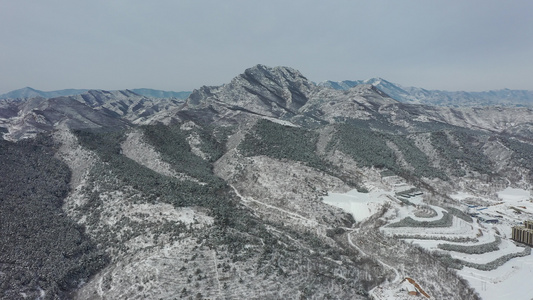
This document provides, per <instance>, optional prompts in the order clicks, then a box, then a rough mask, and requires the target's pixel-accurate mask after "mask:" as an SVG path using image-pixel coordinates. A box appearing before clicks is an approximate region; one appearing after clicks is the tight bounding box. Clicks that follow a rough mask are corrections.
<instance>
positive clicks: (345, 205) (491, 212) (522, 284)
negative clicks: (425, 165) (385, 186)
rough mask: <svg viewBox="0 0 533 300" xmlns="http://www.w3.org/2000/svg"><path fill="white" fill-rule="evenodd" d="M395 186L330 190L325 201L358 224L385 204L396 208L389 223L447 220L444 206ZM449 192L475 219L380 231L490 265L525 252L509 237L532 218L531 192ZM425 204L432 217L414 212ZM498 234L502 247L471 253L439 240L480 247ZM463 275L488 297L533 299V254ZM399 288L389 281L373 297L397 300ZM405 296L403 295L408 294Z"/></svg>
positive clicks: (389, 215) (462, 272)
mask: <svg viewBox="0 0 533 300" xmlns="http://www.w3.org/2000/svg"><path fill="white" fill-rule="evenodd" d="M390 187H391V188H392V191H384V190H382V189H379V188H372V190H371V191H370V192H369V193H359V192H357V191H356V190H353V191H350V192H348V193H344V194H340V193H329V194H328V196H326V197H324V202H325V203H328V204H330V205H334V206H337V207H340V208H342V209H344V210H345V211H347V212H349V213H351V214H352V215H353V216H354V218H355V220H356V221H358V222H361V221H363V220H365V219H367V218H368V217H370V216H372V215H373V214H375V213H376V212H378V211H379V209H380V208H381V207H382V206H383V205H384V204H385V203H390V205H391V209H390V210H389V211H388V213H387V214H386V215H385V217H386V218H387V221H388V224H391V223H395V222H399V221H400V220H402V219H404V218H407V217H409V218H411V219H413V220H414V221H418V222H420V221H427V222H435V221H438V220H440V219H441V218H443V215H444V214H445V213H446V212H447V209H446V208H444V207H439V206H434V205H428V204H426V203H424V200H423V196H422V195H418V196H414V197H408V199H407V200H408V201H409V202H410V204H411V205H406V204H402V203H401V201H399V200H398V197H397V196H396V193H397V192H401V191H405V190H406V189H407V188H409V187H408V186H407V187H406V185H405V184H399V183H398V182H397V181H396V182H394V184H391V185H390ZM411 188H412V187H411ZM450 196H451V197H452V198H453V199H455V200H457V201H458V202H459V203H461V204H462V206H460V207H456V208H458V209H460V210H462V211H463V212H466V213H468V214H472V215H474V217H473V222H467V221H465V220H463V219H460V218H458V217H456V216H453V221H452V222H451V225H450V226H444V227H431V228H428V227H388V226H384V227H382V228H381V231H382V232H383V233H384V234H386V235H389V236H397V237H400V238H403V239H405V241H407V242H411V243H414V244H417V245H419V246H421V247H422V248H425V249H428V250H430V251H439V252H441V253H442V252H444V253H448V254H449V255H451V257H452V258H456V259H459V260H462V261H465V262H468V263H474V264H487V263H490V262H493V261H495V260H496V259H498V258H501V257H502V256H505V255H508V254H512V253H522V252H523V251H524V249H525V248H524V247H525V246H524V245H522V244H518V243H516V242H514V241H512V240H511V239H510V237H511V228H512V227H513V226H515V225H519V224H521V223H523V221H525V220H533V198H532V196H531V192H530V191H527V190H523V189H516V188H510V187H508V188H506V189H504V190H502V191H499V192H498V193H496V195H495V196H494V197H493V198H492V199H489V198H483V197H479V196H478V195H472V194H469V193H464V192H461V193H456V194H453V195H450ZM476 203H479V204H476ZM421 207H423V208H424V209H426V211H431V210H433V211H434V213H433V215H432V216H430V217H428V218H423V217H417V216H415V214H414V213H415V211H417V210H420V208H421ZM435 213H436V215H435ZM449 213H450V214H451V212H449ZM486 220H497V222H498V223H496V224H493V223H488V222H486ZM497 236H498V237H499V238H501V242H500V243H499V244H498V249H497V250H496V251H489V252H486V253H482V254H467V253H462V252H456V251H445V250H442V249H439V248H438V245H439V244H456V245H461V246H476V245H483V244H488V243H494V241H495V240H496V239H497V238H496V237H497ZM460 239H463V240H460ZM458 274H459V275H460V276H461V277H463V278H464V279H466V280H467V281H468V282H469V283H470V285H471V286H472V287H473V288H474V289H475V290H476V291H477V292H478V293H479V294H480V295H481V297H482V299H485V300H496V299H498V300H499V299H513V300H515V299H516V300H520V299H532V297H533V285H531V284H530V282H531V278H532V276H533V255H527V256H525V257H518V258H512V259H510V260H509V261H507V262H505V263H504V264H503V265H501V266H499V267H497V268H496V269H494V270H492V271H481V270H478V269H475V268H471V267H466V266H465V267H463V268H462V269H461V270H459V271H458ZM399 290H402V287H401V286H400V285H397V286H394V285H390V284H388V285H386V286H382V287H379V288H377V289H375V291H376V293H377V292H378V291H379V293H378V294H379V297H378V296H377V294H375V295H374V297H377V298H379V299H397V297H398V296H399V294H398V291H399ZM402 297H404V296H403V294H402ZM405 299H408V297H405Z"/></svg>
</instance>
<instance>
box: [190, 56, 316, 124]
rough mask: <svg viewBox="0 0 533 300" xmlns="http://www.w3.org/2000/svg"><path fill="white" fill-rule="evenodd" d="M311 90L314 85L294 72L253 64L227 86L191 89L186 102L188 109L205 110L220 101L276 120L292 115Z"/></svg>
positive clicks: (303, 102) (313, 88) (305, 100)
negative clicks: (200, 107)
mask: <svg viewBox="0 0 533 300" xmlns="http://www.w3.org/2000/svg"><path fill="white" fill-rule="evenodd" d="M315 89H316V86H315V84H313V83H312V82H311V81H309V80H308V79H307V78H306V77H304V76H303V75H302V74H301V73H300V72H298V71H297V70H295V69H292V68H288V67H267V66H264V65H256V66H254V67H252V68H249V69H246V70H245V71H244V73H242V74H240V75H238V76H236V77H235V78H233V80H232V81H231V82H230V83H228V84H225V85H223V86H220V87H206V86H204V87H202V88H200V89H197V90H194V91H193V92H192V94H191V95H190V96H189V98H188V100H187V103H188V105H189V106H190V107H197V106H204V107H207V106H209V105H211V104H213V103H215V102H222V103H224V104H225V105H230V106H233V107H235V106H237V107H241V108H244V109H246V110H248V111H251V112H253V113H257V114H261V115H266V116H272V117H279V116H282V115H287V114H288V115H293V114H296V113H297V111H298V109H300V108H301V107H302V106H303V105H304V104H305V103H307V101H308V99H309V97H310V95H311V94H312V93H313V91H314V90H315Z"/></svg>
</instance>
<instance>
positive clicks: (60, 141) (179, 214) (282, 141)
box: [0, 65, 533, 300]
mask: <svg viewBox="0 0 533 300" xmlns="http://www.w3.org/2000/svg"><path fill="white" fill-rule="evenodd" d="M337 85H338V86H345V87H348V85H349V84H348V83H344V84H341V83H338V84H337ZM380 86H381V87H382V89H380ZM384 86H389V92H387V91H384V90H383V89H384V88H383V87H384ZM331 87H334V84H333V83H331V84H330V86H324V85H322V84H321V85H315V84H313V83H312V82H311V81H309V80H308V79H307V78H306V77H305V76H304V75H302V74H301V73H300V72H298V71H297V70H294V69H292V68H288V67H267V66H263V65H257V66H254V67H252V68H249V69H247V70H245V71H244V72H243V73H242V74H240V75H237V76H236V77H235V78H234V79H233V80H232V81H231V82H229V83H228V84H225V85H222V86H216V87H207V86H204V87H201V88H199V89H197V90H194V91H193V92H192V93H191V94H190V96H189V97H188V98H187V99H186V100H179V99H176V98H164V99H156V98H152V97H146V96H143V95H140V94H138V93H136V92H134V91H130V90H123V91H102V90H90V91H87V92H85V93H82V94H80V95H73V96H68V97H55V98H49V99H47V98H32V99H26V100H5V101H1V102H0V128H2V132H3V137H4V140H0V149H2V151H0V156H1V161H2V164H0V174H2V175H1V176H2V177H1V178H2V179H1V180H0V193H1V194H0V195H1V196H0V197H1V198H2V199H3V201H1V202H0V220H2V224H3V226H2V227H0V230H1V231H2V232H0V247H2V251H0V278H1V280H2V281H1V282H2V283H1V285H0V298H6V299H11V298H17V297H18V298H20V297H29V298H38V297H41V298H45V297H49V298H60V299H72V298H74V299H116V298H128V299H130V298H131V299H160V298H163V299H169V298H185V299H189V298H193V299H194V298H197V299H203V298H209V299H418V298H421V297H426V296H429V297H431V298H434V299H481V298H483V299H489V300H490V299H503V298H504V297H505V295H513V299H515V298H516V299H521V298H520V295H530V293H529V290H528V287H527V284H523V283H524V281H523V279H522V278H526V279H527V278H529V277H528V276H526V275H527V274H529V272H530V271H531V269H530V267H529V266H530V265H532V264H533V261H532V260H531V256H530V248H529V247H527V246H526V245H524V244H520V243H516V242H514V241H513V240H512V239H511V238H510V232H511V227H512V226H514V225H516V224H518V223H520V222H523V221H525V220H528V219H531V218H533V205H532V204H531V201H530V200H531V191H532V190H533V186H532V185H531V182H533V160H532V157H533V155H531V153H533V144H532V142H531V141H532V140H533V124H532V121H531V120H533V111H532V110H531V109H529V108H524V107H501V106H500V107H491V106H484V107H481V108H480V107H460V108H454V107H440V106H428V105H420V104H414V103H405V102H402V101H398V100H397V99H394V98H393V97H390V94H392V91H394V88H395V86H394V85H392V84H390V83H388V82H386V81H385V80H383V79H376V80H371V81H367V82H360V83H357V84H354V86H352V87H350V88H342V89H341V88H331ZM402 90H403V91H405V89H402ZM396 93H397V94H401V91H399V90H397V91H396ZM406 93H407V92H406ZM4 199H5V200H4ZM478 208H479V210H478ZM473 209H475V210H473ZM487 220H491V221H490V222H487ZM494 220H497V222H494ZM4 224H6V225H5V226H4ZM43 239H45V241H42V240H43ZM502 274H503V275H502ZM515 282H519V283H520V286H521V287H522V291H523V293H518V292H516V291H515V290H518V289H515V288H513V284H514V283H515ZM481 284H484V285H481ZM487 291H490V292H487ZM409 292H411V293H412V294H417V295H418V296H414V295H410V294H409ZM480 295H481V296H480Z"/></svg>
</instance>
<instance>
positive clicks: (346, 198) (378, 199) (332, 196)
mask: <svg viewBox="0 0 533 300" xmlns="http://www.w3.org/2000/svg"><path fill="white" fill-rule="evenodd" d="M387 195H388V196H393V195H394V193H392V192H385V191H382V190H373V191H370V192H369V193H360V192H358V191H357V190H351V191H349V192H347V193H328V195H327V196H325V197H324V199H323V201H324V203H327V204H330V205H333V206H336V207H339V208H342V209H343V210H345V211H346V212H348V213H350V214H352V215H353V217H354V219H355V221H357V222H361V221H363V220H364V219H366V218H368V217H370V216H371V215H373V214H375V213H376V212H378V211H379V209H380V208H381V206H382V205H383V203H385V202H386V201H387V199H388V198H387Z"/></svg>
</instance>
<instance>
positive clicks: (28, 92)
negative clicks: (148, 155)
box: [0, 87, 191, 99]
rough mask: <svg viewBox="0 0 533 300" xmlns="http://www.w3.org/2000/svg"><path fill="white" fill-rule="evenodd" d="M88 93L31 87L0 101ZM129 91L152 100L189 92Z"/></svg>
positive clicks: (15, 92) (188, 93) (180, 96)
mask: <svg viewBox="0 0 533 300" xmlns="http://www.w3.org/2000/svg"><path fill="white" fill-rule="evenodd" d="M87 91H89V90H88V89H65V90H57V91H49V92H45V91H41V90H36V89H34V88H31V87H25V88H21V89H18V90H14V91H11V92H8V93H5V94H2V95H0V99H28V98H35V97H43V98H55V97H61V96H74V95H80V94H83V93H85V92H87ZM130 91H132V92H134V93H136V94H138V95H140V96H145V97H152V98H178V99H186V98H187V97H188V96H189V95H190V94H191V92H172V91H161V90H154V89H131V90H130Z"/></svg>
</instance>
